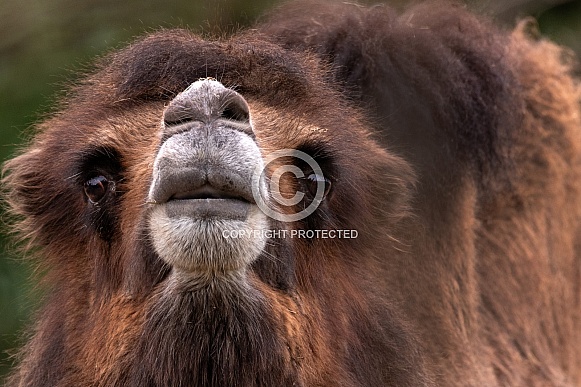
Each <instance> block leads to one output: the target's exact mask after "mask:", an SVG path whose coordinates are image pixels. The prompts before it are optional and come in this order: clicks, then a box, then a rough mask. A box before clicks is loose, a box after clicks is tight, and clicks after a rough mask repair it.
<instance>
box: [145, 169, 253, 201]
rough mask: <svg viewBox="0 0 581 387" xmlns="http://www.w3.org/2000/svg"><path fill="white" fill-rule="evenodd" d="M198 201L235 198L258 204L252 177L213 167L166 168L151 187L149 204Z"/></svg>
mask: <svg viewBox="0 0 581 387" xmlns="http://www.w3.org/2000/svg"><path fill="white" fill-rule="evenodd" d="M195 199H236V200H240V201H244V202H248V203H251V204H255V203H256V202H255V200H254V197H253V196H252V187H251V179H250V178H245V177H243V176H240V175H238V174H236V173H234V172H232V171H230V170H224V169H213V168H210V169H208V170H202V169H199V168H166V169H165V170H164V173H163V174H160V175H159V177H158V179H157V180H156V181H155V182H154V184H153V185H152V188H151V190H150V192H149V197H148V202H149V203H152V204H163V203H167V202H169V201H175V200H195Z"/></svg>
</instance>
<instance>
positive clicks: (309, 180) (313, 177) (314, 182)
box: [303, 172, 331, 199]
mask: <svg viewBox="0 0 581 387" xmlns="http://www.w3.org/2000/svg"><path fill="white" fill-rule="evenodd" d="M303 181H304V183H305V184H306V186H307V189H308V190H309V192H310V193H311V195H313V197H314V196H316V194H317V187H318V185H319V184H320V183H323V184H324V185H325V188H324V190H323V196H322V197H321V199H324V198H326V197H327V195H328V194H329V191H331V180H329V179H328V178H326V177H325V176H323V175H319V174H317V173H314V172H312V173H310V174H308V175H307V176H306V177H305V178H304V179H303Z"/></svg>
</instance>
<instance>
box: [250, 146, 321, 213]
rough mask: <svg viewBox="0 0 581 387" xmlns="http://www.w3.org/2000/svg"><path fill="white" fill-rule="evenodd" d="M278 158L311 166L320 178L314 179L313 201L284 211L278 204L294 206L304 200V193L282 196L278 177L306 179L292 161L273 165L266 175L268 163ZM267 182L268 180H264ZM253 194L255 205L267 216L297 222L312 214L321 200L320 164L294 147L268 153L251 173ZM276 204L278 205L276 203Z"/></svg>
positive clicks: (298, 192)
mask: <svg viewBox="0 0 581 387" xmlns="http://www.w3.org/2000/svg"><path fill="white" fill-rule="evenodd" d="M281 158H296V159H300V160H302V161H304V162H305V163H307V164H308V165H309V167H310V168H311V169H312V171H313V173H314V174H315V175H317V176H319V177H320V178H317V179H316V183H317V192H316V193H315V197H314V199H313V201H312V202H311V203H310V204H309V205H308V206H307V207H306V208H304V209H302V210H301V211H300V212H297V213H289V214H286V213H283V212H281V211H280V209H279V208H280V206H284V207H292V206H296V205H297V204H298V203H300V202H301V200H303V199H304V197H305V193H304V192H301V191H297V192H296V193H295V194H294V196H293V197H291V198H285V197H284V196H283V195H282V194H281V192H280V179H281V177H282V175H283V174H284V173H287V172H289V173H292V174H293V175H294V176H295V177H296V178H297V179H301V178H305V174H304V172H303V171H302V170H301V169H300V168H299V167H297V166H296V165H294V164H285V165H281V166H279V167H278V168H276V169H275V170H274V171H273V173H272V175H271V177H270V178H268V177H267V176H266V174H265V171H266V168H267V166H268V165H269V164H270V163H272V162H273V161H275V160H277V159H281ZM267 182H268V183H267ZM252 195H253V196H254V200H255V201H256V204H257V205H258V207H259V208H260V209H261V210H262V212H263V213H264V214H266V215H267V216H269V217H271V218H273V219H276V220H279V221H281V222H296V221H297V220H301V219H304V218H306V217H307V216H309V215H311V214H312V213H313V212H314V211H315V210H316V209H317V207H319V205H320V204H321V202H322V201H323V198H324V196H325V179H324V177H323V171H322V170H321V167H320V166H319V164H318V163H317V162H316V161H315V159H313V158H312V157H311V156H309V155H308V154H306V153H305V152H301V151H299V150H296V149H280V150H277V151H275V152H272V153H270V154H269V155H268V156H266V158H265V159H264V165H258V166H257V167H256V169H255V170H254V174H253V175H252ZM265 196H266V197H265ZM275 202H276V203H278V205H277V204H275Z"/></svg>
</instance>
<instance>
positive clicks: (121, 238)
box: [4, 3, 581, 386]
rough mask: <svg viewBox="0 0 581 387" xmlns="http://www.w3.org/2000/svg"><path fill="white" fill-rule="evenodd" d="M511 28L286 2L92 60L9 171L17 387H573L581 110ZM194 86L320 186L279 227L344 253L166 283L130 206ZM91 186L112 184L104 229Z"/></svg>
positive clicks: (579, 296)
mask: <svg viewBox="0 0 581 387" xmlns="http://www.w3.org/2000/svg"><path fill="white" fill-rule="evenodd" d="M305 9H307V10H308V12H305V11H304V10H305ZM525 29H526V26H525V25H521V26H520V27H519V28H517V29H516V30H515V31H514V32H512V33H506V32H503V31H500V30H498V29H496V28H495V27H493V26H491V25H490V24H489V23H488V22H486V21H482V20H479V19H478V18H477V17H475V16H473V15H471V14H469V13H468V12H466V11H465V10H463V9H462V8H460V7H455V6H448V5H446V6H444V5H441V4H439V5H420V6H416V7H413V8H411V9H409V10H407V11H406V12H404V13H403V14H402V15H399V16H398V15H397V14H396V13H395V12H394V11H392V10H391V9H389V8H387V7H383V6H380V7H373V8H361V7H358V6H355V5H347V4H334V3H320V4H313V3H296V5H292V4H291V5H289V6H286V8H283V9H281V10H279V11H277V12H275V13H274V14H273V15H272V16H271V17H270V18H269V19H267V20H266V21H265V22H264V23H263V24H262V25H261V26H259V27H258V28H257V29H256V30H252V31H248V32H243V33H241V34H239V35H237V36H234V37H232V38H230V39H228V40H225V41H204V40H202V39H201V38H199V37H197V36H195V35H192V34H191V33H189V32H187V31H181V30H178V31H162V32H159V33H156V34H153V35H150V36H147V37H145V38H143V39H140V40H139V41H137V42H135V43H134V44H132V45H130V46H129V47H127V48H126V49H124V50H121V51H119V52H117V53H115V54H113V55H111V56H110V57H108V58H106V59H105V60H103V61H102V62H101V63H100V64H99V66H98V68H97V70H96V71H95V72H94V74H92V75H90V76H88V77H87V78H86V79H85V80H84V81H83V82H82V83H81V84H80V85H78V86H76V87H75V88H74V89H73V92H72V93H71V96H70V97H69V99H68V100H67V101H66V102H65V103H64V104H63V105H62V109H61V111H60V112H59V113H57V114H55V115H54V117H52V118H50V119H48V120H47V121H45V122H43V123H41V124H40V125H39V127H38V132H37V134H36V136H35V138H34V140H33V142H32V143H31V144H30V146H29V148H28V149H26V150H25V151H24V152H23V153H22V154H21V155H20V156H18V157H16V158H15V159H14V160H12V161H9V162H8V163H7V165H6V168H5V177H4V183H5V184H6V186H7V190H8V200H9V202H10V205H11V206H12V209H13V211H14V213H15V214H17V215H18V216H20V219H21V221H20V222H19V223H18V226H17V228H18V230H19V232H20V233H21V235H22V238H23V239H24V240H26V241H28V246H29V247H30V248H33V249H35V250H37V251H38V255H39V257H38V261H39V264H40V265H41V267H42V268H43V269H44V270H45V271H46V272H47V275H46V282H47V283H48V284H49V285H50V293H49V295H48V297H47V300H46V302H45V307H44V308H43V309H42V310H41V311H40V312H39V315H38V321H37V323H36V324H35V328H34V331H33V336H32V338H31V340H30V341H29V343H28V345H27V346H26V347H25V349H24V350H23V352H22V358H21V361H20V364H19V366H18V368H17V369H16V370H15V372H14V374H13V375H12V378H11V379H10V380H9V385H14V386H49V385H50V386H127V385H129V386H194V385H199V386H210V385H211V386H250V385H260V386H275V385H282V386H287V385H288V386H291V385H295V386H301V385H302V386H380V385H390V386H431V385H440V386H494V385H502V386H579V385H581V305H580V303H581V262H580V258H579V257H581V255H580V253H581V251H580V249H581V245H580V243H579V240H581V239H580V238H579V237H578V236H579V219H580V216H581V213H580V212H581V202H580V200H581V196H580V189H581V186H580V184H581V176H579V175H580V173H581V117H580V114H581V112H580V101H581V88H580V87H579V84H578V82H577V81H576V80H574V79H573V78H572V76H571V74H570V73H571V63H570V62H571V59H570V57H569V56H568V55H567V53H566V52H565V51H564V50H562V49H560V48H558V47H556V46H555V45H553V44H551V43H549V42H547V41H544V40H540V41H535V40H533V39H531V38H529V37H528V36H527V34H526V32H525ZM207 76H214V77H216V78H217V79H218V80H219V81H220V82H222V83H223V84H224V85H226V86H227V87H232V88H234V89H235V90H236V91H237V92H238V93H240V95H242V96H243V97H244V98H245V99H246V101H247V102H248V105H249V107H250V114H251V117H252V123H253V127H254V132H255V136H256V142H257V144H258V145H259V147H260V149H261V150H262V152H264V153H265V154H268V152H271V151H273V150H277V149H284V148H293V149H300V150H303V151H304V152H306V153H309V154H311V155H312V156H313V157H314V158H315V159H316V160H317V161H318V162H319V164H320V165H321V166H322V168H323V171H324V172H325V174H326V175H327V176H329V177H330V179H331V181H332V194H330V195H329V196H328V197H327V198H326V199H325V200H324V201H323V203H322V204H321V206H320V207H319V208H318V209H317V211H316V212H315V213H314V214H312V215H311V216H309V217H308V218H306V219H304V220H302V221H298V222H294V223H291V224H283V223H280V222H277V221H273V220H271V224H270V228H272V229H354V230H357V231H358V234H359V236H358V238H356V239H323V238H313V239H288V238H287V239H272V240H270V241H268V243H267V246H266V247H265V250H264V251H263V252H262V254H261V255H260V256H259V257H258V258H257V259H256V260H255V261H254V262H253V264H252V266H251V267H250V268H249V270H248V272H247V274H246V275H247V277H248V278H247V282H246V284H247V286H234V285H232V286H229V287H223V286H221V283H220V280H219V279H209V280H208V282H207V283H204V284H202V285H200V284H195V283H191V282H187V281H180V279H179V278H178V277H176V276H175V275H173V274H172V273H173V269H172V267H170V266H169V265H168V264H166V263H164V261H162V259H160V257H159V256H158V255H157V254H156V252H155V249H154V248H153V247H152V240H151V238H152V236H151V235H150V233H149V230H148V228H147V227H146V219H147V216H148V206H147V205H146V204H145V202H146V198H147V193H148V189H149V185H150V184H151V179H152V177H151V176H152V164H153V160H154V158H155V156H156V154H157V152H158V149H159V145H160V128H159V125H160V121H161V119H162V114H163V111H164V106H165V105H167V104H168V101H170V100H171V99H173V98H174V97H175V96H176V95H177V94H178V93H179V92H181V91H183V90H184V89H185V88H186V87H187V86H188V85H190V84H191V83H192V82H195V81H197V80H198V79H199V78H204V77H207ZM95 174H106V175H107V176H108V177H110V180H111V181H113V182H114V183H115V184H114V186H113V188H112V190H111V192H108V194H107V196H106V200H105V201H104V202H100V204H99V205H98V206H95V205H92V204H91V203H90V202H89V201H88V200H87V198H86V196H85V195H84V193H83V186H84V184H85V182H86V181H87V180H88V179H91V178H92V177H94V176H95ZM286 179H289V177H288V176H287V177H286ZM287 183H288V184H289V185H291V186H292V185H293V184H295V182H293V181H287Z"/></svg>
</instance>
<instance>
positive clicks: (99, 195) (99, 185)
mask: <svg viewBox="0 0 581 387" xmlns="http://www.w3.org/2000/svg"><path fill="white" fill-rule="evenodd" d="M109 185H110V182H109V180H107V178H106V177H105V176H96V177H93V178H91V179H89V180H87V181H86V182H85V195H87V198H89V201H90V202H91V203H93V204H96V203H98V202H99V201H100V200H101V199H103V197H105V195H106V194H107V192H108V190H109Z"/></svg>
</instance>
